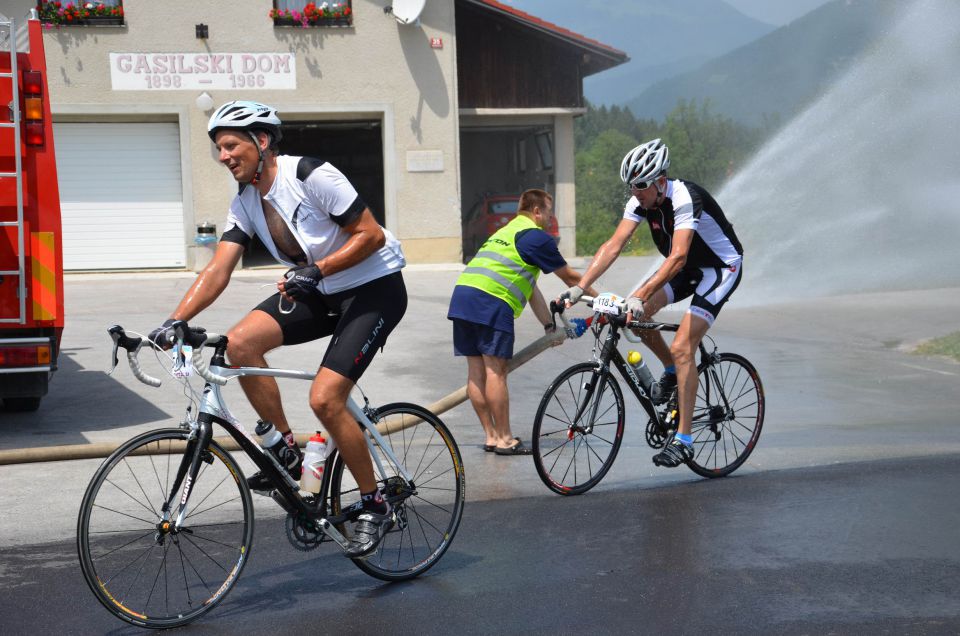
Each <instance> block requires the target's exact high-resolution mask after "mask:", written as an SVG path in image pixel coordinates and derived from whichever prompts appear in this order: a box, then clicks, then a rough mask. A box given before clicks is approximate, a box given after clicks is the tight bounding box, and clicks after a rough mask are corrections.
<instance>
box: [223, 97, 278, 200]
mask: <svg viewBox="0 0 960 636" xmlns="http://www.w3.org/2000/svg"><path fill="white" fill-rule="evenodd" d="M281 123H282V122H281V121H280V118H279V117H278V116H277V110H276V109H275V108H272V107H271V106H267V105H266V104H261V103H260V102H247V101H242V100H241V101H233V102H227V103H226V104H224V105H223V106H221V107H220V108H218V109H217V110H216V111H215V112H214V113H213V115H211V116H210V121H209V122H207V134H208V135H210V140H211V141H213V142H216V137H217V131H218V130H245V131H246V132H247V134H248V135H250V139H252V140H253V145H254V146H256V147H257V155H258V158H259V161H258V163H257V171H256V172H255V173H254V175H253V180H251V181H250V183H251V184H253V183H256V182H258V181H259V180H260V175H261V174H262V173H263V150H261V149H260V141H259V140H258V139H257V136H256V134H255V132H256V131H258V130H262V131H265V132H266V133H268V134H269V135H270V138H271V142H270V146H271V147H273V148H276V144H277V142H279V141H280V138H281V137H282V136H283V135H282V134H281V132H280V124H281Z"/></svg>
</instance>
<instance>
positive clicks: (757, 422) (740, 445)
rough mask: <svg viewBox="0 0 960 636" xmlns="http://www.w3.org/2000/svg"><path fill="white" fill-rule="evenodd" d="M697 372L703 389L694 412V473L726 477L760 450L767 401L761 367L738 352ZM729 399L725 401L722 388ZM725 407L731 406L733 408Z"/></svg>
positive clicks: (725, 356) (705, 365) (703, 364)
mask: <svg viewBox="0 0 960 636" xmlns="http://www.w3.org/2000/svg"><path fill="white" fill-rule="evenodd" d="M710 368H711V365H710V364H708V363H701V364H700V366H699V367H698V369H697V373H698V375H699V386H698V387H697V400H696V403H695V404H694V409H693V426H692V429H691V436H692V437H693V449H694V455H693V459H692V460H691V461H690V462H688V463H687V465H688V466H689V467H690V470H692V471H693V472H695V473H697V474H698V475H700V476H702V477H711V478H713V477H725V476H727V475H729V474H730V473H732V472H733V471H735V470H736V469H738V468H740V466H742V465H743V462H745V461H746V460H747V457H749V456H750V453H752V452H753V449H754V448H755V447H756V444H757V440H758V439H759V438H760V431H761V430H762V429H763V415H764V409H765V400H764V395H763V384H761V382H760V375H759V374H758V373H757V370H756V368H754V366H753V365H752V364H751V363H750V362H749V361H748V360H747V359H746V358H744V357H743V356H741V355H739V354H736V353H721V354H719V359H718V360H717V362H716V363H715V367H714V370H715V371H716V379H719V382H720V385H719V387H718V386H717V385H716V382H715V381H714V380H715V378H714V377H713V375H712V374H710V373H708V370H709V369H710ZM718 389H719V390H720V391H722V393H723V395H724V396H726V403H725V402H724V400H723V399H718V398H720V395H719V394H718V392H717V390H718ZM726 404H729V409H728V408H727V406H726Z"/></svg>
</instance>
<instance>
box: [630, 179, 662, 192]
mask: <svg viewBox="0 0 960 636" xmlns="http://www.w3.org/2000/svg"><path fill="white" fill-rule="evenodd" d="M656 182H657V179H656V178H653V179H650V180H649V181H637V182H636V183H631V184H630V187H631V188H633V189H634V190H646V189H647V188H649V187H650V186H652V185H653V184H654V183H656Z"/></svg>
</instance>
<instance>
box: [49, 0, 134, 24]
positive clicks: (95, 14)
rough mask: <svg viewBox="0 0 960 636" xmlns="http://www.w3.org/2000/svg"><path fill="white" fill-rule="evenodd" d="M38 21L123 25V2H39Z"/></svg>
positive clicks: (57, 0) (56, 0)
mask: <svg viewBox="0 0 960 636" xmlns="http://www.w3.org/2000/svg"><path fill="white" fill-rule="evenodd" d="M37 13H38V14H39V17H40V22H42V23H43V24H45V25H47V27H53V26H57V27H61V26H123V25H124V24H125V22H124V18H123V3H122V2H117V3H116V4H105V3H103V2H83V1H82V0H81V1H79V2H72V1H70V0H68V1H67V2H62V1H60V0H54V1H53V2H40V3H38V4H37Z"/></svg>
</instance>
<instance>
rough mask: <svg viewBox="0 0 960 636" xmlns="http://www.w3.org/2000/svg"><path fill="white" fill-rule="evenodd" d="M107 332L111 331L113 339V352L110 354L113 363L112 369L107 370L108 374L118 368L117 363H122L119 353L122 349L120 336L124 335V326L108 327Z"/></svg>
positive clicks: (111, 373)
mask: <svg viewBox="0 0 960 636" xmlns="http://www.w3.org/2000/svg"><path fill="white" fill-rule="evenodd" d="M107 333H109V334H110V337H111V338H112V339H113V354H112V355H111V356H110V360H111V362H112V364H111V365H110V370H109V371H107V375H113V372H114V371H116V370H117V365H118V364H120V358H118V357H117V353H118V352H119V351H120V337H121V336H122V335H123V327H121V326H120V325H114V326H112V327H110V328H109V329H107Z"/></svg>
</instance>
